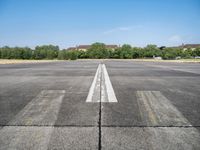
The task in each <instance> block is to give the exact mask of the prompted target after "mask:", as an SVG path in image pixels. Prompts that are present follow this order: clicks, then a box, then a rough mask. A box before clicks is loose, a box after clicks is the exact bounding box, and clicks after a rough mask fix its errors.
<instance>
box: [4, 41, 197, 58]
mask: <svg viewBox="0 0 200 150" xmlns="http://www.w3.org/2000/svg"><path fill="white" fill-rule="evenodd" d="M195 56H200V47H199V48H196V49H194V50H192V49H187V50H184V49H181V48H164V47H163V48H158V47H157V46H156V45H147V46H146V47H144V48H140V47H131V46H130V45H128V44H124V45H123V46H121V47H119V48H116V49H107V48H106V45H105V44H103V43H94V44H92V46H91V47H90V48H89V49H88V50H86V51H78V50H73V51H69V50H60V49H59V47H58V46H54V45H43V46H37V47H36V48H35V49H34V50H33V49H31V48H28V47H13V48H11V47H8V46H5V47H1V48H0V58H1V59H61V60H65V59H71V60H75V59H83V58H90V59H106V58H116V59H134V58H153V57H162V58H163V59H175V58H177V57H180V58H193V57H195Z"/></svg>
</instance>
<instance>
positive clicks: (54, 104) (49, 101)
mask: <svg viewBox="0 0 200 150" xmlns="http://www.w3.org/2000/svg"><path fill="white" fill-rule="evenodd" d="M64 95H65V90H43V91H41V93H40V94H39V95H38V96H37V97H36V98H34V99H33V100H32V101H31V102H29V103H28V104H27V105H26V106H25V108H24V109H22V110H21V111H20V112H19V113H18V114H17V115H16V117H15V118H14V119H13V120H12V121H10V122H9V123H8V124H9V125H54V124H55V121H56V120H57V115H58V113H59V110H60V105H61V103H62V100H63V98H64Z"/></svg>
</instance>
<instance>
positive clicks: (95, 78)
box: [86, 64, 101, 102]
mask: <svg viewBox="0 0 200 150" xmlns="http://www.w3.org/2000/svg"><path fill="white" fill-rule="evenodd" d="M100 73H101V64H99V66H98V68H97V71H96V74H95V77H94V80H93V82H92V85H91V87H90V91H89V93H88V96H87V99H86V102H92V97H93V95H94V91H95V85H96V84H97V81H98V76H99V74H100ZM99 77H100V76H99Z"/></svg>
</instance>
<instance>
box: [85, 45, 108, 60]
mask: <svg viewBox="0 0 200 150" xmlns="http://www.w3.org/2000/svg"><path fill="white" fill-rule="evenodd" d="M87 55H88V57H89V58H96V59H101V58H109V51H108V50H107V49H106V46H105V44H103V43H94V44H92V45H91V47H90V48H89V49H88V50H87Z"/></svg>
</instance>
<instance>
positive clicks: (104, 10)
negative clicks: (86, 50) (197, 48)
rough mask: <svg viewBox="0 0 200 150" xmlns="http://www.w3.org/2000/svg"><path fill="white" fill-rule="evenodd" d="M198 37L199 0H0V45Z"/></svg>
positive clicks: (163, 42)
mask: <svg viewBox="0 0 200 150" xmlns="http://www.w3.org/2000/svg"><path fill="white" fill-rule="evenodd" d="M94 42H103V43H105V44H117V45H122V44H125V43H127V44H131V45H132V46H141V47H144V46H146V45H147V44H156V45H158V46H177V45H181V44H182V43H184V44H189V43H190V44H195V43H196V44H199V43H200V0H0V47H2V46H5V45H8V46H28V47H31V48H34V47H35V46H36V45H44V44H53V45H58V46H60V48H67V47H71V46H76V45H82V44H91V43H94Z"/></svg>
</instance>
